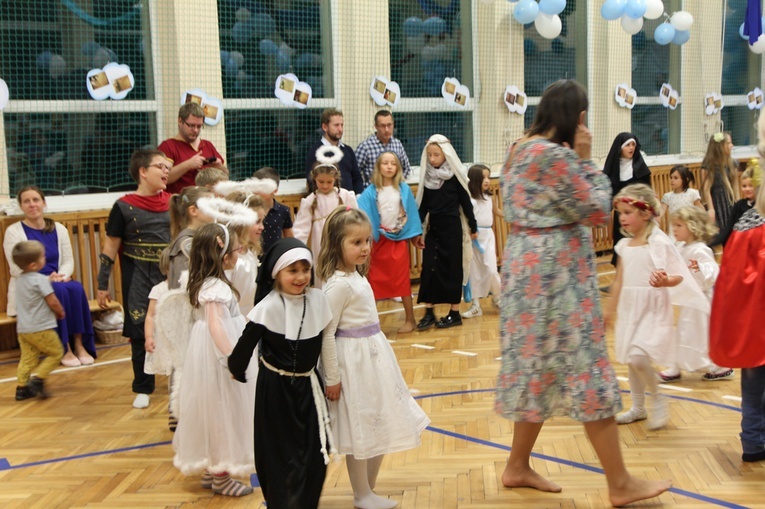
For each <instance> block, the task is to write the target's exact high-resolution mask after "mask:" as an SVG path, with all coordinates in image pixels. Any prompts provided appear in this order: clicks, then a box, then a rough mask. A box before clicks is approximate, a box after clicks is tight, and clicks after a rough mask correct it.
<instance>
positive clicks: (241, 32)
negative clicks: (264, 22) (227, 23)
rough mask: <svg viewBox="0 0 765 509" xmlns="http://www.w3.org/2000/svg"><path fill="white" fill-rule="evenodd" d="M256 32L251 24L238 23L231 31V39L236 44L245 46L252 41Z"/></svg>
mask: <svg viewBox="0 0 765 509" xmlns="http://www.w3.org/2000/svg"><path fill="white" fill-rule="evenodd" d="M254 31H255V30H254V28H253V26H252V25H251V24H249V23H242V22H241V21H237V22H236V23H234V26H233V28H232V29H231V38H232V39H234V42H235V43H237V44H244V43H245V42H247V41H249V40H250V38H251V37H252V34H253V32H254Z"/></svg>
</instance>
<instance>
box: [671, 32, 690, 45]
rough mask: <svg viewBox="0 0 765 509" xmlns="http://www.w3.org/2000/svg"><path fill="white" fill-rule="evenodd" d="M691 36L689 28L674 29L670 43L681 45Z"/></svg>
mask: <svg viewBox="0 0 765 509" xmlns="http://www.w3.org/2000/svg"><path fill="white" fill-rule="evenodd" d="M690 38H691V31H690V30H675V36H674V37H673V38H672V44H677V45H678V46H682V45H683V44H685V43H686V42H688V40H689V39H690Z"/></svg>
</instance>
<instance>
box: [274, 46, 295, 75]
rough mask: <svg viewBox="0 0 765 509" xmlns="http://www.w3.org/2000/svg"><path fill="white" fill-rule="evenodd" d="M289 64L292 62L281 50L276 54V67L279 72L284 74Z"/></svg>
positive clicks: (288, 68)
mask: <svg viewBox="0 0 765 509" xmlns="http://www.w3.org/2000/svg"><path fill="white" fill-rule="evenodd" d="M291 64H292V62H291V61H290V57H289V55H286V54H285V53H284V52H283V51H280V52H279V53H277V54H276V69H277V70H278V71H279V72H280V73H282V74H284V73H285V72H288V71H289V70H290V65H291Z"/></svg>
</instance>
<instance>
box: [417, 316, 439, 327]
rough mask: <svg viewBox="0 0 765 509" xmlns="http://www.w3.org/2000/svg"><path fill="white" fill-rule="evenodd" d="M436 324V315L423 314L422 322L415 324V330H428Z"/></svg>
mask: <svg viewBox="0 0 765 509" xmlns="http://www.w3.org/2000/svg"><path fill="white" fill-rule="evenodd" d="M435 324H436V315H433V314H430V313H425V316H423V317H422V320H420V322H419V323H418V324H417V330H425V329H430V328H431V327H433V326H434V325H435Z"/></svg>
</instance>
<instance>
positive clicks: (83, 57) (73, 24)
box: [0, 0, 154, 100]
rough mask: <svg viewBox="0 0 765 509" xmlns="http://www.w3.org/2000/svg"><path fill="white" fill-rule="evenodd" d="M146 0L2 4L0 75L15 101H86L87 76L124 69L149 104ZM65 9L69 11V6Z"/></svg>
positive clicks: (134, 94)
mask: <svg viewBox="0 0 765 509" xmlns="http://www.w3.org/2000/svg"><path fill="white" fill-rule="evenodd" d="M147 3H148V0H143V1H142V0H135V1H129V2H128V1H114V0H90V1H80V2H61V1H58V0H39V1H34V2H32V1H20V0H0V55H2V56H0V75H1V76H2V77H3V79H4V80H5V81H6V82H7V83H8V88H9V89H10V90H11V96H12V97H13V98H14V99H40V100H50V99H90V95H89V94H88V90H87V88H86V85H85V79H86V75H87V72H88V71H89V70H90V69H94V68H101V67H103V66H104V65H106V64H107V63H109V62H117V63H119V64H126V65H128V66H129V67H130V70H131V71H132V73H133V77H134V78H135V88H134V89H133V90H132V91H131V92H130V93H129V94H128V95H127V97H126V98H125V99H124V100H138V99H153V98H154V84H153V73H152V68H151V58H150V55H151V38H150V36H149V23H148V15H147V13H146V9H147ZM67 5H68V6H69V7H67Z"/></svg>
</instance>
